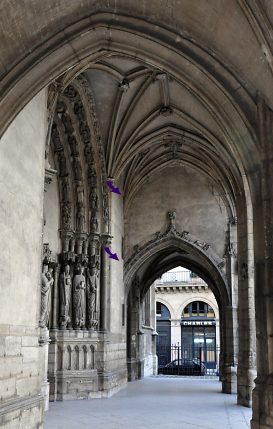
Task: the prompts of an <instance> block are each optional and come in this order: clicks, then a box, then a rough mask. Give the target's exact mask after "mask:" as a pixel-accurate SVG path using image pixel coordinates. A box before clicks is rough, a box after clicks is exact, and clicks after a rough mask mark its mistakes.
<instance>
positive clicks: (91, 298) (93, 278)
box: [86, 264, 98, 329]
mask: <svg viewBox="0 0 273 429" xmlns="http://www.w3.org/2000/svg"><path fill="white" fill-rule="evenodd" d="M97 288H98V264H97V265H96V266H94V267H91V269H89V268H88V269H87V288H86V300H87V301H86V307H87V308H86V310H87V311H86V312H87V328H88V329H91V328H96V327H97V325H98V321H97V317H96V297H97Z"/></svg>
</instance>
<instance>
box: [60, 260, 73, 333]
mask: <svg viewBox="0 0 273 429" xmlns="http://www.w3.org/2000/svg"><path fill="white" fill-rule="evenodd" d="M71 288H72V281H71V275H70V266H69V265H68V264H66V265H65V267H64V272H63V273H62V274H61V276H60V302H61V308H60V316H61V317H60V324H61V328H63V329H65V328H66V326H67V323H69V322H70V311H69V310H70V302H71Z"/></svg>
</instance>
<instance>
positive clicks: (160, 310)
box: [156, 302, 171, 319]
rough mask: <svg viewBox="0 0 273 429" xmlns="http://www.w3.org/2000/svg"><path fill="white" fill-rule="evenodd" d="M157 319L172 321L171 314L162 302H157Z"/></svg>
mask: <svg viewBox="0 0 273 429" xmlns="http://www.w3.org/2000/svg"><path fill="white" fill-rule="evenodd" d="M156 317H157V318H162V319H170V318H171V314H170V312H169V310H168V308H167V307H166V305H164V304H161V302H156Z"/></svg>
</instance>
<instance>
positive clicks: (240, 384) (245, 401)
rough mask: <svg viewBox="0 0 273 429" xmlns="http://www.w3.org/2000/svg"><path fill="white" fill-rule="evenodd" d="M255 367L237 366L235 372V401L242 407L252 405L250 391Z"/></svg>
mask: <svg viewBox="0 0 273 429" xmlns="http://www.w3.org/2000/svg"><path fill="white" fill-rule="evenodd" d="M256 375H257V371H256V369H247V368H240V367H238V372H237V403H238V405H243V406H244V407H249V408H250V407H251V406H252V391H253V389H254V386H255V384H254V379H255V378H256Z"/></svg>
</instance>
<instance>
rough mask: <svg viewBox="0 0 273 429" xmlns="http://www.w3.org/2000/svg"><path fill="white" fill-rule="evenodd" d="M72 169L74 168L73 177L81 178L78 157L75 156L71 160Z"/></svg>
mask: <svg viewBox="0 0 273 429" xmlns="http://www.w3.org/2000/svg"><path fill="white" fill-rule="evenodd" d="M73 169H74V179H75V180H79V181H81V180H82V167H81V163H80V160H79V158H78V157H75V158H74V160H73Z"/></svg>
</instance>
